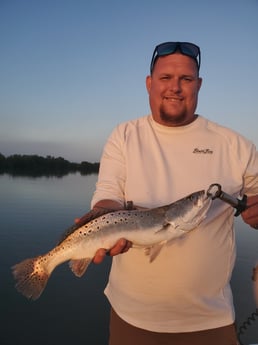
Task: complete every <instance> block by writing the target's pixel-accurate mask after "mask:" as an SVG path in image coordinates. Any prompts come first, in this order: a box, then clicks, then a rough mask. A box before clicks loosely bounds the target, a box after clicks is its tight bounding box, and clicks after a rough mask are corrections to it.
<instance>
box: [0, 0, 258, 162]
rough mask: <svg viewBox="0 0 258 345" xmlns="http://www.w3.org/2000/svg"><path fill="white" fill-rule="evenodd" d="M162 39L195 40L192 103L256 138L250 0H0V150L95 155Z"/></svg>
mask: <svg viewBox="0 0 258 345" xmlns="http://www.w3.org/2000/svg"><path fill="white" fill-rule="evenodd" d="M165 41H190V42H193V43H196V44H197V45H199V46H200V48H201V51H202V66H201V71H200V75H201V77H203V85H202V89H201V91H200V94H199V105H198V108H197V113H199V114H201V115H203V116H205V117H207V118H209V119H211V120H214V121H216V122H218V123H220V124H223V125H225V126H228V127H231V128H233V129H234V130H236V131H238V132H240V133H242V134H243V135H245V136H246V137H248V138H249V139H251V140H252V141H253V142H254V143H255V144H256V145H257V146H258V87H257V85H258V44H257V42H258V0H217V1H209V0H194V1H193V0H159V1H157V0H130V1H128V0H0V80H1V82H0V153H2V154H4V155H5V156H8V155H10V154H15V153H18V154H38V155H43V156H46V155H52V156H55V157H58V156H61V157H64V158H65V159H68V160H70V161H74V162H81V161H85V160H86V161H90V162H95V161H99V159H100V155H101V152H102V148H103V145H104V143H105V141H106V139H107V137H108V135H109V134H110V133H111V131H112V129H113V128H114V126H116V125H117V124H118V123H120V122H124V121H127V120H129V119H134V118H137V117H139V116H143V115H146V114H148V113H149V104H148V95H147V92H146V89H145V77H146V75H147V74H148V73H149V64H150V60H151V55H152V52H153V49H154V47H155V46H156V45H157V44H159V43H161V42H165Z"/></svg>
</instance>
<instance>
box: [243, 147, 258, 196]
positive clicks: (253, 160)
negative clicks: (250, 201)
mask: <svg viewBox="0 0 258 345" xmlns="http://www.w3.org/2000/svg"><path fill="white" fill-rule="evenodd" d="M249 152H250V156H249V160H248V164H247V167H246V170H245V174H244V188H243V192H244V193H245V194H247V195H249V196H251V195H256V194H258V152H257V150H256V147H255V145H251V149H250V151H249Z"/></svg>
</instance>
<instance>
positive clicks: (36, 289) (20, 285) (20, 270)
mask: <svg viewBox="0 0 258 345" xmlns="http://www.w3.org/2000/svg"><path fill="white" fill-rule="evenodd" d="M12 271H13V276H14V278H15V280H16V281H17V282H16V285H15V287H16V289H17V290H18V291H19V292H20V293H21V294H23V295H24V296H25V297H27V298H31V299H33V300H36V299H38V298H39V296H40V295H41V294H42V292H43V290H44V288H45V286H46V284H47V281H48V278H49V276H50V274H49V272H48V271H47V269H46V267H45V265H44V264H43V262H42V256H39V257H36V258H32V259H26V260H24V261H22V262H20V263H18V264H16V265H14V266H13V267H12Z"/></svg>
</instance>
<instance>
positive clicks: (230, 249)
mask: <svg viewBox="0 0 258 345" xmlns="http://www.w3.org/2000/svg"><path fill="white" fill-rule="evenodd" d="M199 68H200V50H199V47H198V46H196V45H194V44H192V43H187V42H166V43H162V44H160V45H158V46H157V47H156V48H155V50H154V53H153V58H152V62H151V71H150V72H151V73H150V75H149V76H148V77H147V79H146V87H147V90H148V94H149V102H150V108H151V115H148V116H145V117H142V118H139V119H136V120H133V121H129V122H127V123H125V124H121V125H119V126H118V127H117V128H116V129H115V130H114V131H113V133H112V134H111V136H110V138H109V139H108V141H107V143H106V145H105V148H104V152H103V156H102V159H101V165H100V172H99V178H98V182H97V188H96V191H95V193H94V196H93V200H92V208H93V213H94V212H96V214H100V213H101V212H102V210H104V209H109V210H111V209H112V210H115V209H121V208H123V205H124V204H125V202H126V201H128V200H133V202H134V204H135V205H137V206H139V207H157V206H160V205H164V204H168V203H171V202H173V201H175V200H178V199H180V198H181V197H183V196H185V195H187V194H190V193H192V192H194V191H197V190H200V189H207V188H208V187H209V185H210V184H212V183H219V184H221V185H222V188H223V190H225V191H226V192H227V193H229V194H232V195H235V196H238V195H241V194H244V193H245V194H247V195H248V205H249V206H250V207H249V208H248V209H247V210H246V211H244V212H243V213H242V217H243V219H244V221H245V222H246V223H247V224H249V225H251V226H252V227H258V226H257V224H258V156H257V152H256V149H255V147H254V145H253V144H252V143H251V142H249V141H248V140H247V139H245V138H243V137H242V136H240V135H239V134H237V133H235V132H233V131H232V130H229V129H227V128H224V127H222V126H219V125H217V124H215V123H213V122H211V121H209V120H207V119H205V118H204V117H202V116H199V115H197V114H195V110H196V107H197V100H198V92H199V90H200V87H201V84H202V79H201V78H200V77H199ZM233 214H234V210H233V209H232V207H230V206H229V205H227V204H225V203H223V202H222V201H220V200H216V201H214V202H213V204H212V206H211V209H210V210H209V212H208V215H207V218H206V219H205V221H204V222H203V223H202V224H201V225H200V226H199V227H198V229H196V230H195V231H193V232H192V233H191V234H189V235H188V236H187V237H186V238H184V240H183V241H182V240H180V239H178V240H175V241H173V242H172V243H171V244H170V245H168V246H166V247H165V248H163V249H162V251H161V253H160V254H159V256H158V257H157V258H156V260H155V261H154V262H152V263H149V262H148V260H147V258H146V256H145V254H144V251H141V250H139V249H134V248H131V249H129V248H130V246H131V244H130V243H129V242H128V241H126V239H121V240H120V241H118V243H117V244H116V246H115V247H114V248H112V249H111V250H110V252H109V253H110V255H112V256H114V255H117V254H121V253H124V254H122V255H117V256H115V257H114V258H113V263H112V268H111V272H110V277H109V282H108V285H107V287H106V290H105V293H106V295H107V297H108V299H109V301H110V303H111V306H112V313H111V324H110V343H109V344H110V345H118V344H119V345H120V344H123V345H127V344H134V345H140V344H141V345H144V344H148V345H152V344H153V345H154V344H157V345H161V344H175V345H190V344H191V345H192V344H196V345H197V344H198V345H213V344H214V345H215V344H216V345H218V344H220V345H234V344H235V345H236V344H237V339H236V333H235V328H234V309H233V302H232V295H231V290H230V286H229V281H230V278H231V273H232V269H233V266H234V261H235V242H234V233H233V219H234V216H233ZM86 216H87V215H86ZM83 218H84V217H82V218H81V220H83ZM125 252H126V253H125ZM105 255H106V249H104V248H102V249H100V250H98V252H97V253H96V256H95V258H94V262H95V263H100V262H101V261H102V260H103V258H104V257H105Z"/></svg>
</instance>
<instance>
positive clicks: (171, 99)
mask: <svg viewBox="0 0 258 345" xmlns="http://www.w3.org/2000/svg"><path fill="white" fill-rule="evenodd" d="M163 99H165V100H166V101H169V102H181V101H182V98H180V97H169V96H164V97H163Z"/></svg>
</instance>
